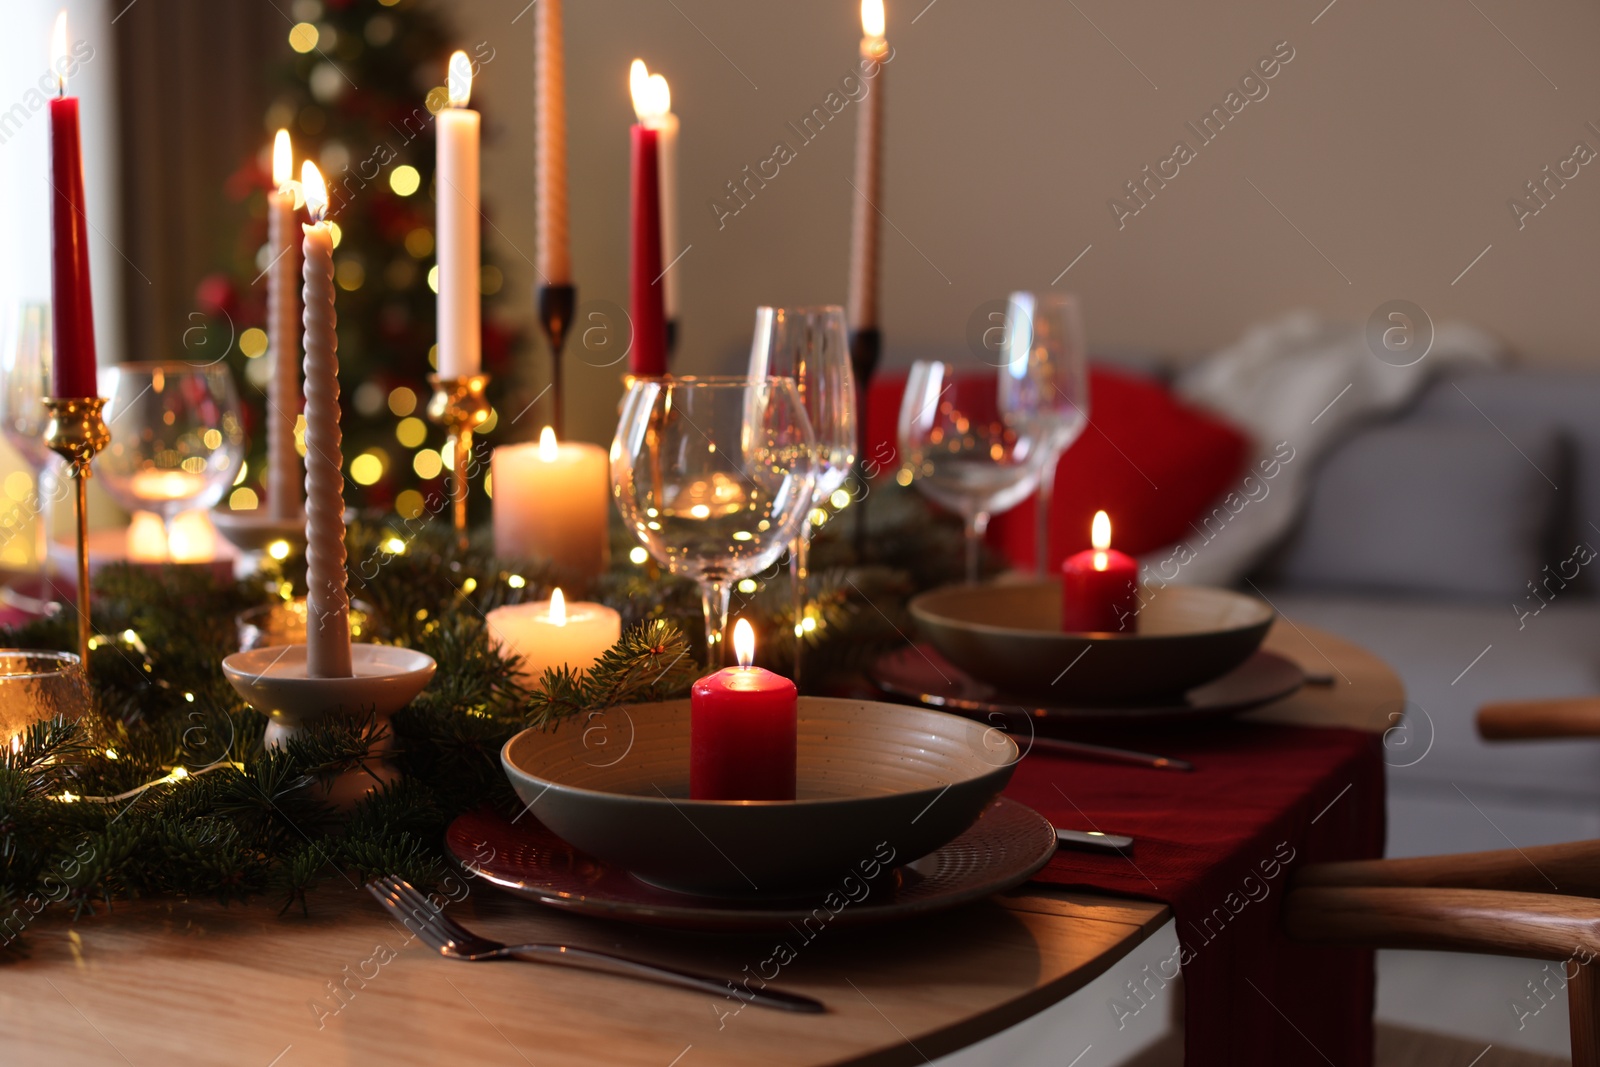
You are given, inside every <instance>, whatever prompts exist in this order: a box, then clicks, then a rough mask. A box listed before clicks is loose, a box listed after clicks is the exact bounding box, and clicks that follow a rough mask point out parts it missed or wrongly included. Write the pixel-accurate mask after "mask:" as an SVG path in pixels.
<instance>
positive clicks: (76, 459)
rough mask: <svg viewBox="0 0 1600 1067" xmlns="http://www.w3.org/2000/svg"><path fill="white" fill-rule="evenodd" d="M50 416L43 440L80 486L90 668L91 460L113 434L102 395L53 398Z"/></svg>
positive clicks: (82, 589)
mask: <svg viewBox="0 0 1600 1067" xmlns="http://www.w3.org/2000/svg"><path fill="white" fill-rule="evenodd" d="M44 405H45V410H46V411H47V412H48V413H49V415H50V423H49V425H47V426H46V427H45V431H44V441H45V444H46V445H47V446H48V447H49V449H50V451H52V452H54V453H55V454H56V455H58V456H60V457H61V458H62V459H64V460H66V461H67V474H68V475H69V476H70V477H71V478H72V480H73V481H74V482H75V483H76V484H77V488H78V492H77V496H76V506H77V509H78V655H79V656H80V657H81V660H82V663H83V667H84V669H85V670H88V668H89V635H90V633H91V632H92V627H91V626H90V624H89V479H90V477H91V476H92V475H91V472H90V469H89V465H90V461H92V460H93V459H94V457H95V456H96V455H97V454H98V453H99V452H100V450H101V449H103V448H105V447H106V445H108V444H110V443H111V431H110V430H109V429H107V428H106V421H105V419H104V418H102V417H101V412H102V410H103V409H104V408H105V406H106V401H105V398H104V397H99V396H54V397H49V398H48V399H46V400H45V402H44Z"/></svg>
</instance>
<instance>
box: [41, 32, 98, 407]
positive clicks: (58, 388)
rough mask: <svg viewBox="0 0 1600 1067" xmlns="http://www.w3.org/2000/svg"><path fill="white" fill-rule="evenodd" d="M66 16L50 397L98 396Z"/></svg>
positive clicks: (56, 40)
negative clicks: (70, 90) (68, 72)
mask: <svg viewBox="0 0 1600 1067" xmlns="http://www.w3.org/2000/svg"><path fill="white" fill-rule="evenodd" d="M68 63H69V60H68V58H67V13H66V12H65V11H63V12H62V13H61V14H60V15H57V16H56V25H55V33H54V35H53V40H52V42H51V63H50V66H51V69H52V70H54V71H55V72H56V85H57V87H58V92H59V94H60V95H58V96H57V97H56V99H54V100H52V101H50V186H51V192H50V225H51V235H52V244H51V258H52V270H51V276H50V281H51V290H50V291H51V300H52V305H51V306H52V308H53V315H54V323H53V326H54V333H53V335H52V338H51V344H52V346H53V348H54V353H55V355H54V359H55V367H54V376H53V379H52V384H51V390H52V395H54V396H62V397H68V396H98V395H99V387H98V384H97V382H96V379H95V356H94V305H93V302H92V300H91V299H90V293H89V222H88V216H87V215H86V214H85V213H84V204H83V146H82V142H81V139H80V138H79V136H78V98H77V97H75V96H68V95H66V93H67V76H66V71H67V69H68Z"/></svg>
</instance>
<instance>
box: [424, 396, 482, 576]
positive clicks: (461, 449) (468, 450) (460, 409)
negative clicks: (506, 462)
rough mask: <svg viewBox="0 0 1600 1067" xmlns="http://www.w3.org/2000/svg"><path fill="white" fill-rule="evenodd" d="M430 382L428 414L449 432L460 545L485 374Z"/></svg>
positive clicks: (464, 544) (465, 541) (464, 543)
mask: <svg viewBox="0 0 1600 1067" xmlns="http://www.w3.org/2000/svg"><path fill="white" fill-rule="evenodd" d="M428 384H429V385H432V386H433V396H432V397H430V398H429V399H428V418H430V419H432V420H433V421H434V422H436V423H438V424H439V425H441V426H443V427H444V428H445V432H446V433H448V434H449V435H450V448H451V452H450V454H451V457H452V460H453V462H452V463H451V469H450V496H451V499H452V500H453V501H454V502H455V526H456V543H457V544H458V545H460V547H461V548H462V549H465V548H466V547H467V544H468V536H467V490H468V489H469V488H470V485H469V483H468V481H467V467H468V464H469V462H470V460H471V457H472V433H473V431H474V430H476V429H477V428H478V427H479V426H482V425H483V424H484V423H485V422H487V421H488V419H489V398H488V397H487V396H486V395H484V390H485V389H486V388H488V385H489V376H488V375H487V374H470V375H464V376H462V377H460V378H441V377H439V376H438V375H437V374H430V375H428Z"/></svg>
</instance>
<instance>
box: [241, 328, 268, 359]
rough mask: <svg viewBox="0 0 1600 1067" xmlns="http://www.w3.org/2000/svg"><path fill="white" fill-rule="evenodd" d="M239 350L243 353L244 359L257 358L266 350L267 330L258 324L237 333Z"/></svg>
mask: <svg viewBox="0 0 1600 1067" xmlns="http://www.w3.org/2000/svg"><path fill="white" fill-rule="evenodd" d="M239 351H241V352H243V353H244V354H245V358H246V359H259V358H260V357H261V356H263V355H265V354H266V351H267V331H266V330H263V329H262V328H261V327H259V326H252V327H250V328H249V329H248V330H246V331H245V332H244V333H241V334H240V335H239Z"/></svg>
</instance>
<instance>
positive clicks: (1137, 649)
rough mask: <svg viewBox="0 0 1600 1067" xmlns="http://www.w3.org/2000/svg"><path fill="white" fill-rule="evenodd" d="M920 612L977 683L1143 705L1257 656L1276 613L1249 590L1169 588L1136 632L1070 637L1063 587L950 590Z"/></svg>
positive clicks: (1146, 610) (1075, 700) (917, 607)
mask: <svg viewBox="0 0 1600 1067" xmlns="http://www.w3.org/2000/svg"><path fill="white" fill-rule="evenodd" d="M910 610H911V615H912V617H913V618H914V619H916V621H917V628H918V629H919V630H920V631H921V632H922V633H923V634H924V635H925V636H926V637H927V638H928V640H929V641H931V642H933V644H934V647H936V648H937V649H938V650H939V651H940V652H942V653H943V654H944V656H945V658H946V659H948V660H950V662H952V663H954V664H955V665H956V666H957V667H960V668H961V669H962V670H964V671H966V672H967V673H968V674H970V675H972V676H973V677H974V678H979V679H982V680H983V681H985V682H988V683H990V684H991V685H994V686H996V687H998V688H1000V689H1002V690H1005V691H1007V692H1014V693H1027V694H1032V695H1047V696H1049V697H1050V699H1052V700H1053V701H1055V702H1057V703H1061V704H1085V703H1111V704H1117V703H1123V704H1133V703H1139V702H1143V701H1149V700H1152V699H1161V698H1166V697H1171V696H1174V695H1177V694H1181V693H1183V692H1185V691H1187V690H1189V689H1192V688H1194V687H1195V686H1197V685H1203V684H1205V683H1206V682H1209V681H1211V680H1212V679H1214V678H1220V677H1221V676H1222V675H1224V674H1226V673H1228V672H1229V671H1231V670H1233V668H1235V667H1237V666H1239V664H1241V663H1243V662H1244V661H1245V660H1247V659H1249V658H1250V656H1251V654H1252V653H1254V652H1255V650H1256V649H1257V648H1259V647H1260V646H1261V642H1262V641H1263V640H1265V639H1266V636H1267V631H1268V630H1269V629H1271V628H1272V620H1273V618H1274V617H1275V616H1276V612H1274V611H1273V610H1272V606H1271V605H1270V604H1267V603H1266V602H1265V601H1262V600H1258V599H1256V598H1255V597H1251V596H1245V595H1244V594H1243V593H1235V592H1233V591H1232V590H1228V589H1211V588H1206V587H1203V586H1179V585H1169V586H1167V587H1166V588H1164V589H1152V588H1146V589H1145V591H1144V607H1143V608H1142V609H1141V610H1140V612H1139V615H1138V630H1137V631H1136V632H1134V633H1128V634H1122V633H1066V632H1063V631H1062V629H1061V583H1060V582H1058V581H1048V582H1037V581H1036V582H1024V583H1017V584H1014V585H1009V584H999V585H952V586H946V587H944V588H943V589H935V590H933V591H931V592H927V593H923V594H922V595H921V596H918V597H914V598H913V599H912V601H911V604H910Z"/></svg>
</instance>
